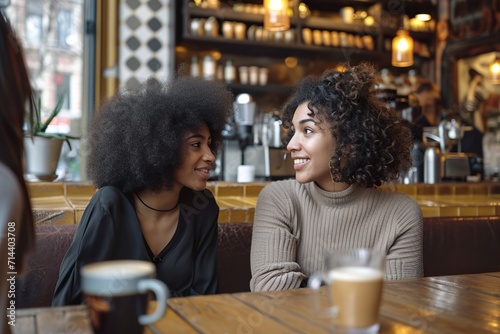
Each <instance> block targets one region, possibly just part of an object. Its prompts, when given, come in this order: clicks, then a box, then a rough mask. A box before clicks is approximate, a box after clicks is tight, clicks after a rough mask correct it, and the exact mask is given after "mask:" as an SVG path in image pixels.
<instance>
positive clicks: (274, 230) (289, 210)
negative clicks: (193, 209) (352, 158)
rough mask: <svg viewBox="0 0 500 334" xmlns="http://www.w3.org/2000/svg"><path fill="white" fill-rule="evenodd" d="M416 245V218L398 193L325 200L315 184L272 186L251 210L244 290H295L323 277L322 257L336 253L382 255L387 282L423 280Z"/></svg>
mask: <svg viewBox="0 0 500 334" xmlns="http://www.w3.org/2000/svg"><path fill="white" fill-rule="evenodd" d="M422 243H423V221H422V211H421V209H420V206H419V205H418V204H417V203H416V202H415V201H414V200H413V199H411V198H410V197H408V196H406V195H404V194H402V193H398V192H394V191H390V190H380V189H366V188H362V187H359V186H357V185H351V186H350V187H349V188H347V189H346V190H344V191H341V192H328V191H324V190H322V189H321V188H319V187H318V186H316V185H315V183H314V182H311V183H307V184H300V183H298V182H297V181H295V180H286V181H277V182H272V183H270V184H269V185H267V186H266V187H265V188H264V189H263V190H262V191H261V193H260V195H259V199H258V201H257V207H256V210H255V219H254V225H253V237H252V250H251V269H252V279H251V281H250V289H251V290H252V291H263V290H285V289H293V288H298V287H299V286H300V285H301V283H302V281H303V280H304V279H306V278H308V277H309V276H310V275H311V274H312V273H313V272H315V271H318V270H323V269H324V263H323V256H324V254H325V253H326V252H331V251H333V250H334V249H335V248H353V247H366V248H375V249H380V250H384V251H386V252H387V263H386V276H385V278H386V279H387V280H393V279H402V278H414V277H422V276H423V263H422V260H423V249H422Z"/></svg>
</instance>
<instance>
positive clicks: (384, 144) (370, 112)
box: [282, 63, 412, 188]
mask: <svg viewBox="0 0 500 334" xmlns="http://www.w3.org/2000/svg"><path fill="white" fill-rule="evenodd" d="M343 65H344V66H343V67H344V69H345V70H327V71H325V72H324V73H323V75H322V76H321V77H320V78H315V77H307V78H305V79H303V80H302V81H301V82H299V84H298V86H297V87H296V89H295V92H294V94H293V95H292V96H291V97H290V98H289V99H288V101H287V102H286V103H285V105H284V106H283V108H282V121H283V124H284V126H285V128H286V129H288V131H287V137H286V138H285V140H284V141H285V144H288V142H290V140H291V138H292V136H293V131H292V129H291V122H292V118H293V115H294V113H295V110H296V109H297V107H298V106H299V105H300V104H302V103H303V102H306V101H308V108H309V109H310V110H311V113H310V115H311V116H315V117H317V118H318V119H319V120H320V121H321V122H326V123H328V124H331V125H333V126H331V127H330V129H331V133H332V136H333V138H334V139H335V141H336V146H335V147H334V148H333V147H332V152H330V154H331V160H330V173H331V175H332V180H333V181H335V182H345V183H347V184H353V183H357V184H359V185H361V186H364V187H366V188H371V187H374V186H380V185H381V184H382V183H383V182H386V181H391V180H396V179H398V178H399V176H400V173H403V172H405V171H407V170H408V169H409V168H410V167H411V156H410V150H411V146H412V137H411V132H410V130H409V128H408V126H407V125H405V124H404V123H403V122H402V119H401V118H400V117H399V116H398V115H397V114H396V112H395V111H394V110H392V109H389V108H387V107H386V105H385V104H384V102H382V101H380V100H378V99H377V98H376V96H375V88H374V80H375V75H376V71H375V69H374V67H373V66H372V65H369V64H366V63H362V64H360V65H357V66H352V67H351V66H350V65H349V64H343Z"/></svg>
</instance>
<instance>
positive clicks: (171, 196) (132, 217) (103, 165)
mask: <svg viewBox="0 0 500 334" xmlns="http://www.w3.org/2000/svg"><path fill="white" fill-rule="evenodd" d="M232 103H233V95H232V94H231V93H230V92H229V91H228V90H227V88H226V86H225V85H224V84H223V83H221V82H217V81H207V80H203V79H201V78H192V77H181V78H177V79H174V80H172V81H171V82H170V83H169V84H168V85H166V86H165V85H163V84H160V83H159V82H158V81H156V80H155V79H149V80H148V81H147V82H146V83H144V84H143V86H142V87H140V89H138V90H136V91H122V92H120V93H119V94H117V95H116V96H114V97H112V98H110V99H109V100H108V101H106V102H105V103H104V104H103V106H102V107H101V109H100V110H99V112H98V113H96V114H95V116H94V117H93V120H92V125H91V129H90V133H89V137H88V140H89V158H88V169H89V174H90V176H91V178H92V180H93V182H94V184H95V185H96V187H97V188H98V191H97V192H96V194H95V195H94V196H93V197H92V199H91V200H90V202H89V204H88V206H87V208H86V209H85V212H84V214H83V216H82V218H81V221H80V223H79V226H78V230H77V232H76V234H75V238H74V240H73V243H72V244H71V246H70V248H69V249H68V251H67V253H66V255H65V257H64V259H63V261H62V263H61V267H60V272H59V279H58V281H57V284H56V288H55V292H54V296H53V299H52V305H53V306H60V305H69V304H79V303H82V290H81V288H82V287H81V278H80V269H81V268H82V266H84V265H86V264H88V263H92V262H98V261H105V260H120V259H130V260H143V261H151V262H153V263H154V264H155V265H156V271H157V277H158V279H160V280H162V281H163V282H164V283H165V284H166V285H167V286H168V287H169V289H170V295H171V296H174V297H175V296H190V295H202V294H212V293H217V292H218V274H217V229H218V226H217V223H218V215H219V207H218V205H217V203H216V202H215V199H214V196H213V195H212V193H211V192H210V191H209V190H208V189H206V185H207V180H208V178H209V176H210V170H211V168H212V167H211V166H212V164H213V163H214V162H215V156H214V154H215V152H216V151H217V148H218V146H219V145H220V144H221V142H222V134H221V132H222V129H223V128H224V125H225V124H226V121H227V119H228V117H229V115H230V113H231V112H232V110H233V104H232Z"/></svg>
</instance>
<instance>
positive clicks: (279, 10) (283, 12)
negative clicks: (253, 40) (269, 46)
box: [264, 0, 290, 31]
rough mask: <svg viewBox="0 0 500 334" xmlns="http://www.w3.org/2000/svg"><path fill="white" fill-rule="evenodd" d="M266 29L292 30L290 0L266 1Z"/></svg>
mask: <svg viewBox="0 0 500 334" xmlns="http://www.w3.org/2000/svg"><path fill="white" fill-rule="evenodd" d="M264 9H265V14H264V29H265V30H269V31H284V30H288V29H290V18H289V17H288V0H264Z"/></svg>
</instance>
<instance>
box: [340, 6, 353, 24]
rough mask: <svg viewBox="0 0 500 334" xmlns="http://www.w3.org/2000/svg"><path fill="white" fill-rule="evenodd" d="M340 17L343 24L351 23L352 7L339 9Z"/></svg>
mask: <svg viewBox="0 0 500 334" xmlns="http://www.w3.org/2000/svg"><path fill="white" fill-rule="evenodd" d="M340 17H341V18H342V21H344V23H352V21H353V20H354V8H352V7H342V8H341V9H340Z"/></svg>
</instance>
